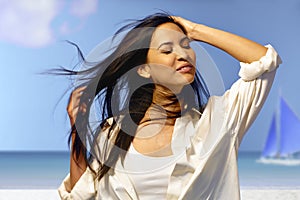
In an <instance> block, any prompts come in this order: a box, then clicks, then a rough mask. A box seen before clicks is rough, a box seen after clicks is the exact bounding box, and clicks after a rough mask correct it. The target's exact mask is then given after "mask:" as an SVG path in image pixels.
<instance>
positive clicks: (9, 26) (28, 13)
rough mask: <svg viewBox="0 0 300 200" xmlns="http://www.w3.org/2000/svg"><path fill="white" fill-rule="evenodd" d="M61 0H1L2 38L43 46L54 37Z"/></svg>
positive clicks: (33, 45)
mask: <svg viewBox="0 0 300 200" xmlns="http://www.w3.org/2000/svg"><path fill="white" fill-rule="evenodd" d="M59 2H60V1H59V0H9V1H6V0H0V40H5V41H9V42H13V43H17V44H21V45H23V46H29V47H41V46H44V45H47V44H49V43H50V42H51V41H52V40H53V39H54V36H53V31H52V29H51V22H52V20H53V19H54V18H55V16H56V15H57V14H58V12H59V8H60V3H59Z"/></svg>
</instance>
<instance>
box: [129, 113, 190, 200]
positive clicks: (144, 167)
mask: <svg viewBox="0 0 300 200" xmlns="http://www.w3.org/2000/svg"><path fill="white" fill-rule="evenodd" d="M193 134H194V126H193V123H192V122H191V119H190V118H189V117H182V118H178V119H177V120H176V122H175V125H174V131H173V135H172V144H171V147H172V152H173V155H171V156H166V157H153V156H146V155H143V154H141V153H139V152H138V151H136V149H135V148H134V146H133V145H132V143H131V145H130V147H129V150H128V152H127V154H126V156H125V159H124V169H125V170H126V171H127V173H128V176H129V177H130V180H131V181H132V184H133V186H134V188H135V190H136V193H137V195H138V197H139V199H140V200H153V199H166V195H167V189H168V184H169V179H170V177H171V173H172V172H173V169H174V167H175V164H176V161H177V160H178V159H179V158H180V157H181V156H185V155H186V152H185V149H186V148H187V147H188V146H189V145H190V137H191V136H192V135H193Z"/></svg>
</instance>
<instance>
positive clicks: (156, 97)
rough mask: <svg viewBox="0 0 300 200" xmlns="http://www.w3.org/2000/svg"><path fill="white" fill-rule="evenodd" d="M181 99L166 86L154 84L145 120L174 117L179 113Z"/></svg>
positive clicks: (181, 107) (181, 106)
mask: <svg viewBox="0 0 300 200" xmlns="http://www.w3.org/2000/svg"><path fill="white" fill-rule="evenodd" d="M182 102H183V101H182V99H180V98H179V95H178V94H174V93H173V92H172V91H171V90H169V89H168V88H166V87H163V86H160V85H156V86H155V89H154V91H153V98H152V104H151V105H150V107H149V108H148V109H147V111H146V114H145V117H146V116H148V117H146V119H147V120H155V119H171V121H175V119H176V118H177V117H178V116H180V115H181V111H182V109H183V105H182Z"/></svg>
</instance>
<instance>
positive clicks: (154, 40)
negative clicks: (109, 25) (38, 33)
mask: <svg viewBox="0 0 300 200" xmlns="http://www.w3.org/2000/svg"><path fill="white" fill-rule="evenodd" d="M130 27H131V29H130V30H129V31H128V32H127V33H126V34H125V36H124V38H122V40H121V41H120V43H119V44H118V45H117V47H116V48H115V50H114V51H113V53H111V54H110V55H109V56H108V57H107V58H106V59H104V60H102V61H101V62H99V63H98V64H96V65H95V66H94V67H92V68H90V69H88V70H82V71H80V72H75V71H69V74H72V75H81V76H83V77H84V78H83V79H82V81H83V82H81V83H80V86H79V87H78V88H77V89H75V90H74V91H73V92H72V95H71V97H70V102H69V105H68V113H69V116H70V120H71V125H72V132H71V135H70V139H71V144H72V151H71V159H70V174H69V175H68V176H67V177H66V178H65V180H64V182H63V183H62V185H61V186H60V188H59V193H60V196H61V198H62V199H105V200H106V199H122V200H123V199H142V200H143V199H154V198H156V199H239V198H240V194H239V182H238V172H237V149H238V147H239V144H240V142H241V140H242V138H243V136H244V134H245V132H246V131H247V129H248V128H249V126H250V125H251V123H252V122H253V120H254V119H255V117H256V116H257V114H258V112H259V111H260V109H261V107H262V105H263V103H264V101H265V99H266V97H267V94H268V92H269V90H270V87H271V85H272V82H273V79H274V76H275V70H276V68H277V67H278V65H279V64H280V63H281V60H280V58H279V56H278V55H277V53H276V52H275V50H274V49H273V48H272V47H271V46H270V45H267V46H266V47H264V46H262V45H260V44H257V43H255V42H253V41H250V40H248V39H245V38H243V37H240V36H237V35H234V34H232V33H228V32H225V31H221V30H218V29H215V28H211V27H208V26H205V25H202V24H196V23H193V22H191V21H188V20H185V19H183V18H181V17H171V16H168V15H166V14H155V15H152V16H149V17H146V18H144V19H142V20H138V21H137V22H135V23H132V24H130V25H128V26H126V27H125V28H123V29H121V30H120V31H119V32H117V33H120V32H121V31H123V30H125V29H126V28H130ZM192 40H196V41H200V42H205V43H208V44H210V45H213V46H215V47H217V48H219V49H222V50H223V51H225V52H227V53H228V54H230V55H231V56H233V57H234V58H236V59H237V60H239V61H240V62H241V70H240V72H239V75H240V77H241V78H240V79H239V80H238V81H236V82H235V83H234V84H233V85H232V87H231V88H230V90H228V91H226V92H225V94H224V95H223V96H213V97H209V93H208V91H207V89H206V87H205V84H204V82H203V81H202V79H201V77H200V75H199V72H197V70H196V66H195V65H196V57H195V53H194V51H193V49H192V48H191V47H190V42H191V41H192ZM86 76H89V78H86ZM124 91H125V92H124ZM95 99H98V101H95ZM207 99H208V101H207ZM94 104H96V106H95V108H94V109H95V110H96V111H98V113H100V117H99V118H100V120H99V121H100V125H98V126H93V127H92V126H91V124H90V123H89V117H90V112H91V108H92V107H93V106H92V105H94ZM87 147H90V148H87ZM87 152H89V153H87Z"/></svg>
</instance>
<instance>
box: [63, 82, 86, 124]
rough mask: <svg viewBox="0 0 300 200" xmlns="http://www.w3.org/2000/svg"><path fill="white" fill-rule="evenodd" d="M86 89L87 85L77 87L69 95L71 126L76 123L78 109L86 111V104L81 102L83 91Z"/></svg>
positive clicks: (68, 108) (68, 109)
mask: <svg viewBox="0 0 300 200" xmlns="http://www.w3.org/2000/svg"><path fill="white" fill-rule="evenodd" d="M85 89H86V86H83V87H79V88H76V89H75V90H74V91H73V92H72V93H71V95H70V97H69V103H68V106H67V112H68V115H69V118H70V123H71V126H73V125H74V124H75V121H76V117H77V115H78V111H80V112H83V113H85V112H86V104H85V103H80V98H81V96H82V94H83V91H84V90H85Z"/></svg>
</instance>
